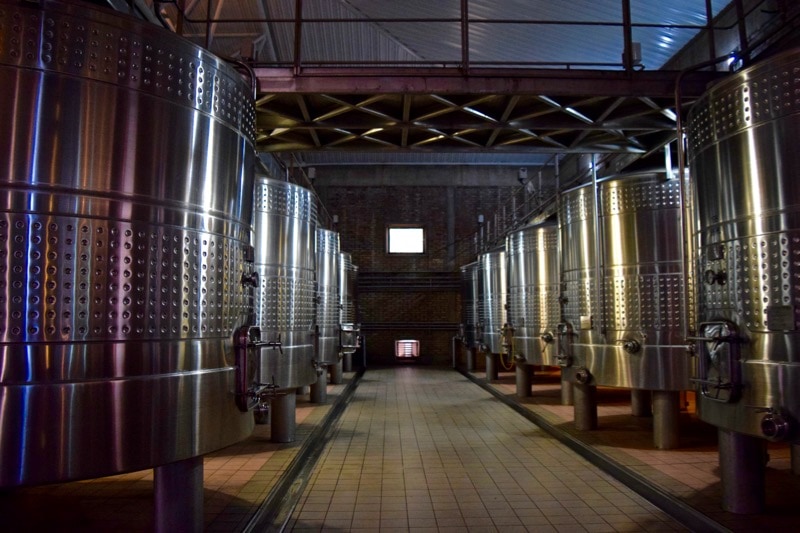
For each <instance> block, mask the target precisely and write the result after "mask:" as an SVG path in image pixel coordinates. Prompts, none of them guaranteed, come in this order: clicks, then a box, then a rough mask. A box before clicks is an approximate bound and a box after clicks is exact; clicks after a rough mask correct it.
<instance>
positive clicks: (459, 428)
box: [290, 368, 678, 531]
mask: <svg viewBox="0 0 800 533" xmlns="http://www.w3.org/2000/svg"><path fill="white" fill-rule="evenodd" d="M409 371H412V372H411V373H409ZM374 372H375V371H372V370H371V371H370V372H369V373H368V374H367V375H366V376H365V379H364V380H362V383H361V385H360V386H359V389H358V391H357V392H356V399H357V401H354V402H352V403H351V406H350V407H349V408H348V410H347V411H346V412H345V414H344V415H343V416H342V419H341V420H340V422H339V427H338V428H337V433H336V435H335V437H334V440H333V442H334V443H335V444H333V445H331V446H330V447H329V448H328V449H327V450H326V452H325V454H324V455H323V457H322V458H321V461H320V466H319V468H318V471H317V473H315V474H314V475H313V476H312V479H311V482H310V483H309V487H308V489H307V491H306V494H305V495H304V496H303V498H302V499H301V502H300V503H299V505H298V507H297V509H296V512H295V514H294V516H293V521H292V522H290V523H291V524H292V529H293V530H296V531H302V530H322V529H329V528H334V529H347V530H352V529H359V528H363V529H373V530H374V529H375V528H379V529H380V530H381V531H383V530H391V529H393V528H402V529H405V528H410V529H413V528H417V527H419V528H434V530H445V529H448V528H460V529H461V530H465V529H469V528H478V529H480V530H488V531H493V530H503V531H506V530H510V528H515V527H516V528H520V530H525V529H526V528H532V529H535V530H536V531H546V530H548V528H549V529H550V530H553V531H556V530H571V531H584V530H588V531H617V530H624V529H626V528H628V529H629V530H638V529H639V528H641V527H642V526H643V525H647V526H649V527H650V528H651V529H652V528H655V529H656V530H668V531H673V530H676V529H678V526H677V525H675V524H674V523H672V522H671V520H670V519H669V518H668V517H666V516H665V515H663V513H661V512H660V511H658V510H657V509H655V508H653V507H652V506H650V504H649V503H647V502H644V501H643V500H642V499H641V498H639V497H638V496H637V495H635V494H633V493H632V492H630V491H629V490H628V489H626V488H624V487H622V486H620V485H619V484H618V483H617V482H616V481H614V480H612V479H610V478H608V476H606V475H605V474H603V473H602V472H599V471H597V470H596V469H594V467H591V466H590V465H588V463H585V461H583V460H582V459H580V458H578V457H577V456H575V455H574V454H572V452H571V451H569V450H567V449H566V448H565V447H563V446H562V445H561V444H560V443H558V442H557V441H555V440H554V439H552V438H550V437H549V436H548V435H546V434H544V433H543V432H541V431H540V430H538V429H536V428H535V426H533V425H532V424H531V423H530V422H528V421H527V420H525V419H524V418H523V417H520V416H519V415H518V414H516V413H514V412H513V411H511V410H509V409H507V407H505V406H503V405H502V404H500V403H499V402H497V401H495V400H494V399H493V398H491V397H490V396H489V395H488V394H483V393H478V392H477V391H476V390H475V387H476V386H475V385H474V384H471V383H469V382H468V381H466V380H464V379H463V378H461V377H459V376H458V374H454V373H452V371H450V372H448V371H436V370H431V369H425V370H424V371H422V372H417V369H413V368H407V369H397V373H395V372H394V371H392V370H382V371H380V372H384V373H385V375H384V376H383V377H382V379H380V380H376V378H377V377H379V376H378V374H375V373H374ZM370 377H372V379H368V378H370ZM359 441H360V442H362V443H363V442H366V448H365V447H364V445H363V444H358V442H359ZM348 462H349V463H351V464H354V465H360V466H361V472H360V473H359V474H358V475H359V476H360V477H359V480H358V483H357V487H358V488H357V489H356V493H355V498H356V500H355V505H352V504H349V503H348V502H349V501H350V500H352V489H353V487H354V485H352V476H354V475H355V473H356V472H355V471H356V470H357V469H355V470H354V471H353V472H352V473H348V472H346V471H345V470H344V469H343V468H342V466H343V465H345V464H347V463H348ZM337 475H339V476H341V477H340V478H339V479H338V480H337V479H336V477H335V476H337ZM587 481H588V482H590V483H593V484H594V486H593V487H591V488H588V489H587V487H589V485H588V484H587ZM340 484H347V485H343V486H340ZM598 486H599V488H600V491H602V492H598V491H597V490H596V488H595V487H598ZM610 487H613V490H610ZM340 489H347V490H345V492H339V490H340ZM336 498H339V500H338V502H337V501H336ZM591 506H595V507H598V508H599V509H600V511H601V512H602V513H603V514H602V515H601V514H600V513H599V512H594V511H592V510H591ZM348 520H349V522H348Z"/></svg>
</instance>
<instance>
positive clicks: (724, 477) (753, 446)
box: [717, 428, 767, 514]
mask: <svg viewBox="0 0 800 533" xmlns="http://www.w3.org/2000/svg"><path fill="white" fill-rule="evenodd" d="M717 433H718V435H719V470H720V478H721V479H720V481H721V484H722V508H723V509H724V510H726V511H728V512H731V513H737V514H757V513H761V512H762V511H763V510H764V502H765V491H764V483H765V481H764V470H765V467H766V462H767V454H766V441H765V440H764V439H760V438H758V437H753V436H750V435H745V434H743V433H737V432H735V431H728V430H726V429H722V428H720V429H719V430H718V432H717Z"/></svg>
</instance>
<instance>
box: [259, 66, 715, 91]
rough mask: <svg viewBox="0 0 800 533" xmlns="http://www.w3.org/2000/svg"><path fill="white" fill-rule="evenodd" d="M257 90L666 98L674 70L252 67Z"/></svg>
mask: <svg viewBox="0 0 800 533" xmlns="http://www.w3.org/2000/svg"><path fill="white" fill-rule="evenodd" d="M255 73H256V77H257V78H258V81H259V89H260V92H261V93H267V94H269V93H325V94H393V93H403V94H473V95H479V94H546V95H548V96H587V95H591V96H609V97H619V96H631V97H637V96H647V97H650V98H658V97H661V98H672V97H674V95H675V80H676V79H677V76H678V72H677V71H665V70H653V71H648V70H642V71H633V72H622V71H610V70H564V69H538V70H534V69H508V70H505V69H472V70H471V71H470V75H469V76H464V75H463V72H462V71H460V70H458V69H450V68H438V69H436V68H434V69H425V68H419V69H405V68H394V69H386V68H345V67H339V68H307V67H304V68H303V69H302V71H301V72H300V73H299V74H298V75H294V73H293V71H292V69H290V68H256V69H255ZM724 75H725V73H720V72H707V71H698V72H693V73H690V74H687V75H685V76H684V77H683V80H682V85H681V94H682V95H683V96H684V97H685V98H692V97H698V96H700V95H701V94H703V93H704V92H705V90H706V88H707V84H708V83H710V82H712V81H715V80H718V79H720V78H721V77H723V76H724Z"/></svg>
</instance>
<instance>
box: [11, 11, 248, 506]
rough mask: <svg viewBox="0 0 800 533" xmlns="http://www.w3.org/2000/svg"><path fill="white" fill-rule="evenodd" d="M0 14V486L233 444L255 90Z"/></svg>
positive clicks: (126, 42) (100, 30)
mask: <svg viewBox="0 0 800 533" xmlns="http://www.w3.org/2000/svg"><path fill="white" fill-rule="evenodd" d="M1 4H2V5H0V28H3V29H2V31H0V86H2V87H3V98H2V99H0V167H1V168H2V169H3V172H2V174H1V175H0V195H2V199H3V201H2V207H0V300H1V302H0V486H1V487H13V486H19V485H31V484H39V483H51V482H61V481H66V480H73V479H81V478H92V477H98V476H106V475H110V474H115V473H119V472H125V471H131V470H137V469H143V468H150V467H153V466H157V465H164V464H167V463H174V462H179V461H182V460H184V459H188V458H193V457H197V456H199V455H202V454H205V453H207V452H210V451H213V450H216V449H219V448H222V447H224V446H227V445H229V444H232V443H234V442H236V441H238V440H241V439H243V438H245V437H246V436H248V435H249V434H250V432H251V431H252V428H253V421H252V415H247V414H245V413H243V412H241V411H240V409H238V408H237V405H236V394H235V393H236V386H237V367H236V361H235V355H234V350H233V347H234V335H235V333H236V332H237V330H238V329H239V328H240V326H246V325H247V324H248V323H249V322H248V318H249V316H250V315H251V314H252V290H253V289H252V287H249V286H247V285H246V284H245V285H243V283H242V280H243V278H247V279H250V275H251V271H252V253H251V246H250V245H251V243H250V238H251V236H250V232H251V209H252V197H251V194H252V174H251V172H252V165H253V161H254V150H253V133H254V132H253V125H254V108H253V95H252V89H251V88H250V87H249V86H248V84H247V83H244V81H243V80H242V78H241V77H240V75H239V74H238V73H237V72H236V71H235V70H233V69H232V68H230V67H229V66H228V65H226V64H225V63H223V62H221V61H220V60H219V59H218V58H216V57H214V56H212V55H210V54H208V53H206V52H204V51H203V50H202V49H200V48H198V47H196V46H195V45H192V44H191V43H189V42H187V41H185V40H183V39H181V38H179V37H177V36H176V35H174V34H172V33H170V32H167V31H164V30H161V29H159V28H157V27H155V26H153V25H150V24H147V23H142V22H140V21H136V20H133V19H130V18H127V17H124V16H119V15H117V14H115V13H114V12H111V11H106V10H100V9H95V8H92V7H91V6H88V5H84V4H80V5H78V4H74V3H67V2H42V3H39V2H36V3H20V2H9V1H3V2H2V3H1ZM201 492H202V491H201ZM200 496H201V497H202V493H201V494H200Z"/></svg>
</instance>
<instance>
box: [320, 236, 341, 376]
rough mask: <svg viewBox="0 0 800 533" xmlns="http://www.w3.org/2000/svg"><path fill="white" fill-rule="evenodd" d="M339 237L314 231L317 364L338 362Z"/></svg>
mask: <svg viewBox="0 0 800 533" xmlns="http://www.w3.org/2000/svg"><path fill="white" fill-rule="evenodd" d="M339 253H340V251H339V234H338V233H337V232H335V231H330V230H327V229H324V228H317V295H318V298H317V327H318V328H319V340H318V348H317V361H318V362H319V363H320V364H322V365H335V364H337V363H338V362H339V358H340V355H339V354H340V351H339Z"/></svg>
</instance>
